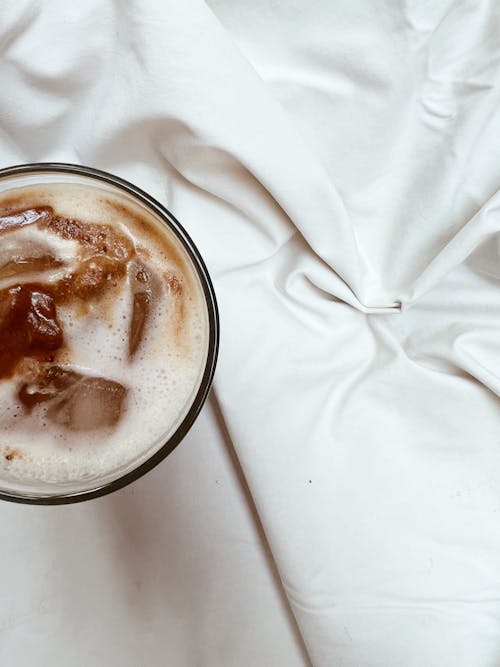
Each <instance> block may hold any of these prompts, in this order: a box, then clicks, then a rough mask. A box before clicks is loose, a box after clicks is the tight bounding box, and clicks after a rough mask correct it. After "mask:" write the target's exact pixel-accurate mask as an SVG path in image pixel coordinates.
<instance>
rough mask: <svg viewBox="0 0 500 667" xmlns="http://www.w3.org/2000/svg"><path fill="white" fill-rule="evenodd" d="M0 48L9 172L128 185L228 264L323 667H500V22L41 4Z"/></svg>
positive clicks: (427, 14) (12, 25) (258, 409)
mask: <svg viewBox="0 0 500 667" xmlns="http://www.w3.org/2000/svg"><path fill="white" fill-rule="evenodd" d="M1 32H2V35H1V51H2V60H1V63H0V73H1V81H2V88H3V95H2V99H1V100H0V118H1V136H0V155H1V162H2V166H8V165H9V164H15V163H21V162H31V161H37V160H40V161H47V160H57V161H66V162H78V163H81V164H86V165H90V166H95V167H99V168H103V169H107V170H109V171H111V172H113V173H116V174H118V175H120V176H123V177H125V178H127V179H129V180H131V181H132V182H134V183H136V184H137V185H139V186H140V187H142V188H144V189H145V190H147V191H148V192H150V193H151V194H152V195H154V196H156V197H157V198H158V199H159V200H160V201H162V202H165V203H167V205H168V206H169V208H170V209H171V210H172V212H173V213H174V214H175V215H176V216H177V217H178V218H179V219H180V221H181V222H182V224H183V225H184V226H185V227H186V228H187V230H188V231H189V232H190V234H191V235H192V236H193V238H194V240H195V242H196V243H197V245H198V247H199V248H200V250H201V252H202V254H203V255H204V257H205V259H206V261H207V264H208V267H209V269H210V271H211V273H212V275H213V278H214V282H215V287H216V291H217V295H218V299H219V305H220V311H221V327H222V328H221V332H222V338H221V352H220V360H219V366H218V370H217V375H216V381H215V392H216V395H217V399H218V401H219V404H220V406H221V410H222V414H223V418H224V420H225V423H226V425H227V428H228V430H229V433H230V435H231V438H232V442H233V444H234V447H235V450H236V453H237V456H238V460H239V462H240V465H241V468H242V470H243V474H244V476H245V479H246V482H247V484H248V487H249V489H250V493H251V495H252V498H253V502H254V503H255V506H256V508H257V511H258V513H259V517H260V520H261V522H262V525H263V528H264V531H265V534H266V536H267V540H268V542H269V545H270V548H271V550H272V553H273V557H274V559H275V562H276V565H277V569H278V571H279V575H280V578H281V581H282V583H283V586H284V590H285V592H286V595H287V599H288V602H289V604H290V607H291V609H292V611H293V614H294V615H295V618H296V620H297V624H298V626H299V628H300V632H301V634H302V637H303V640H304V643H305V646H306V648H307V653H308V656H309V659H310V661H311V663H312V664H313V665H314V666H315V667H325V666H328V667H448V666H450V667H451V666H453V667H497V666H498V664H500V630H499V628H500V528H499V521H500V410H499V406H500V404H499V396H500V339H499V334H498V331H499V327H500V298H499V297H500V295H499V284H500V283H499V281H500V235H499V230H500V192H499V190H500V160H499V159H498V150H497V149H498V146H499V143H500V113H499V103H500V3H498V2H497V0H454V1H450V0H432V2H431V1H427V0H380V1H379V2H373V1H370V0H309V1H306V0H212V1H211V2H210V3H208V4H206V3H204V2H201V0H184V1H183V2H178V1H177V2H175V1H173V0H165V1H163V2H156V1H155V0H141V1H139V0H128V1H123V2H118V1H117V2H109V1H104V2H103V1H100V2H98V1H97V0H86V1H85V2H80V3H66V2H63V0H52V2H50V3H49V2H45V3H43V2H41V3H40V2H27V1H22V2H18V3H12V4H11V5H9V6H4V7H3V8H2V18H1ZM216 613H217V609H216V605H215V608H214V614H216ZM236 620H237V619H235V632H237V631H238V630H237V622H236ZM169 664H170V663H169ZM178 664H179V665H184V664H185V665H186V666H187V665H192V664H194V663H193V662H189V659H187V661H186V662H185V663H183V662H179V663H178ZM197 664H200V665H204V663H203V661H201V662H200V663H197ZM228 664H230V663H228ZM249 664H250V663H249ZM255 664H262V665H267V664H274V663H273V662H272V660H270V659H268V658H266V646H265V643H263V645H262V654H261V656H260V662H259V661H256V662H255ZM241 665H242V667H246V665H245V663H241ZM238 667H239V666H238Z"/></svg>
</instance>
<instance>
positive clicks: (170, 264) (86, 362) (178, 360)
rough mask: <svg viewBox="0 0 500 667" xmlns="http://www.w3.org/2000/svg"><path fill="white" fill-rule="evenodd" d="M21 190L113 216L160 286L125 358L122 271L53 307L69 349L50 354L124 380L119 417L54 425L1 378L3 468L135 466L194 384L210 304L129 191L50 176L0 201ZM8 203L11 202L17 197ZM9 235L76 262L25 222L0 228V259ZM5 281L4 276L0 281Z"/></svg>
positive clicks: (127, 296)
mask: <svg viewBox="0 0 500 667" xmlns="http://www.w3.org/2000/svg"><path fill="white" fill-rule="evenodd" d="M18 196H19V198H20V199H19V204H18V206H17V207H18V208H29V207H31V206H40V205H49V206H51V207H53V209H54V211H55V212H56V213H57V214H58V215H61V216H64V217H69V218H72V219H77V220H79V221H81V222H83V223H96V224H106V225H111V226H112V227H114V228H115V229H117V230H119V231H120V232H121V233H124V234H126V235H127V236H128V237H129V238H131V239H132V240H133V243H134V245H135V247H136V248H137V250H138V254H139V256H141V255H142V256H143V257H144V258H145V260H144V261H147V264H148V266H149V267H150V268H151V269H152V271H153V273H154V274H156V275H157V276H159V277H160V283H161V291H160V295H159V298H158V303H157V307H156V309H155V310H154V312H153V315H152V317H151V320H150V322H149V324H148V326H147V328H146V332H145V335H144V339H143V340H142V343H141V345H140V348H139V350H138V352H137V354H136V355H135V356H134V357H133V358H132V359H130V358H129V356H128V327H129V322H130V314H131V308H132V303H131V300H132V296H131V292H130V290H129V289H128V288H127V281H125V282H124V283H123V284H122V285H120V284H119V285H118V287H117V288H111V289H110V290H109V292H108V293H107V295H106V296H105V297H104V298H103V299H102V300H100V301H96V302H91V303H89V304H86V308H85V309H84V310H82V307H81V303H80V304H76V305H75V304H72V303H71V302H70V303H68V304H66V305H64V307H61V308H59V309H58V317H59V321H60V323H61V324H62V327H63V330H64V337H65V341H66V343H67V346H66V347H67V349H65V351H64V353H63V354H62V356H61V357H60V359H58V360H57V363H58V364H59V365H60V366H62V367H63V368H69V369H71V370H74V371H77V372H80V373H82V374H84V375H87V376H99V377H105V378H108V379H110V380H115V381H116V382H119V383H120V384H122V385H123V386H125V387H126V388H127V389H128V394H127V398H126V402H125V407H124V410H123V413H122V416H121V419H120V420H119V422H118V424H117V426H116V427H115V428H114V429H107V430H97V431H92V430H91V431H84V432H80V431H72V430H68V429H65V428H63V427H58V426H57V425H55V424H53V423H50V422H49V421H46V420H45V418H44V411H46V407H45V406H44V405H43V404H42V405H40V406H37V407H36V408H35V409H34V410H33V412H32V413H31V414H29V413H27V412H26V410H25V408H24V407H23V406H22V405H21V404H20V403H19V401H18V399H17V390H18V386H19V378H16V377H14V378H12V379H4V380H0V469H1V475H2V477H4V478H5V477H6V476H12V477H13V478H19V479H22V480H26V481H29V480H33V481H36V480H42V481H44V482H57V483H64V482H71V481H75V480H87V479H88V480H91V479H94V478H95V479H99V480H101V479H102V478H103V477H106V476H112V477H116V476H118V473H119V474H120V475H121V474H124V473H125V472H127V471H129V470H131V469H133V468H135V467H136V466H137V465H138V464H139V463H141V462H142V461H144V460H146V459H147V458H149V457H150V456H151V455H152V454H153V453H154V452H155V451H156V450H158V449H159V448H160V447H161V446H162V445H163V444H164V443H165V442H166V441H167V440H168V438H169V437H170V436H171V435H172V434H173V432H175V430H176V428H177V427H178V425H179V424H180V422H181V421H182V420H183V418H184V417H185V415H186V414H187V412H188V411H189V408H190V406H191V404H192V401H193V399H194V397H195V395H196V393H197V391H198V389H199V386H200V383H201V377H202V375H203V371H204V367H205V363H206V358H207V350H208V316H207V307H206V301H205V297H204V293H203V289H202V286H201V284H200V280H199V278H198V276H197V273H196V271H195V269H194V267H193V265H192V262H191V260H190V258H189V256H188V255H187V253H186V252H185V250H184V249H183V248H182V246H181V244H180V243H179V242H178V241H177V240H176V238H175V236H174V234H173V233H172V232H171V231H169V230H167V229H165V227H164V226H163V225H162V224H161V223H160V222H159V221H158V220H156V219H155V217H154V215H153V214H148V213H147V212H146V210H145V209H141V208H140V207H139V206H138V205H137V204H134V202H133V201H131V200H126V199H125V198H122V197H121V196H120V195H111V194H110V193H108V192H104V191H100V190H99V189H98V188H94V187H89V186H83V185H72V184H71V185H70V184H62V183H61V184H57V185H53V184H47V185H44V186H43V187H34V186H31V187H27V188H22V189H21V188H19V189H16V190H11V191H9V192H7V193H4V194H3V195H2V196H1V198H0V210H4V211H5V204H6V202H8V201H9V200H10V199H13V198H16V197H18ZM10 206H11V207H12V208H13V209H15V207H16V205H15V203H12V204H10ZM124 206H125V208H123V207H124ZM16 237H17V238H16ZM14 239H16V241H17V240H19V239H21V240H22V242H23V243H26V245H27V246H29V245H31V246H35V245H40V244H45V245H46V246H47V247H48V248H50V250H51V252H52V253H53V254H54V255H55V256H56V257H57V258H61V259H63V260H64V261H65V265H66V268H65V269H64V270H66V271H67V270H68V268H67V267H73V266H75V265H76V264H77V263H78V254H79V252H80V251H81V247H80V244H79V243H77V242H75V241H74V240H66V239H64V238H61V237H60V236H58V235H57V234H55V233H53V232H51V231H49V230H47V229H38V228H37V227H36V226H29V227H24V228H22V229H18V230H14V231H9V232H8V233H6V234H4V235H3V238H2V240H1V242H0V244H1V248H0V265H1V263H2V261H1V260H2V257H3V256H5V254H6V253H7V254H8V252H9V246H8V243H13V242H14ZM61 271H62V269H61V268H60V267H58V268H52V269H49V270H47V271H45V272H40V274H37V276H36V281H37V282H41V281H43V282H50V281H53V280H59V279H60V278H61ZM172 275H175V276H176V278H177V279H179V280H180V282H181V284H182V294H181V296H180V297H179V295H175V294H173V293H172V290H171V289H170V287H169V284H168V281H167V280H166V277H168V276H172ZM30 280H33V276H32V275H30V274H27V275H23V276H21V277H19V278H16V279H15V283H16V284H18V283H22V282H23V281H24V282H26V281H30ZM8 282H9V280H8V279H4V280H2V281H1V284H0V288H2V287H4V286H5V284H7V283H8ZM10 282H11V283H12V282H13V280H11V281H10ZM179 299H182V304H181V305H179V303H180V302H179ZM181 311H182V318H181V319H182V321H181V319H180V313H181ZM12 452H15V456H12Z"/></svg>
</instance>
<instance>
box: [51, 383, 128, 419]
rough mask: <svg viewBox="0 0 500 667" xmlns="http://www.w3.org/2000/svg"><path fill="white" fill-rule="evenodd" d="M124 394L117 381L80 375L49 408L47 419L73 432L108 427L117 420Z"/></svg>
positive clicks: (124, 389) (119, 415) (125, 393)
mask: <svg viewBox="0 0 500 667" xmlns="http://www.w3.org/2000/svg"><path fill="white" fill-rule="evenodd" d="M126 395H127V389H126V388H125V387H124V386H123V385H121V384H120V383H119V382H114V381H113V380H107V379H105V378H101V377H88V376H87V377H85V376H83V377H82V379H81V380H79V381H77V382H76V383H75V384H74V385H73V386H71V387H69V388H68V389H65V390H64V395H63V397H62V398H60V399H59V400H57V401H55V402H54V403H53V404H52V405H50V407H49V409H48V411H47V417H48V418H49V419H50V420H51V421H53V422H54V423H56V424H59V425H60V426H64V427H66V428H68V429H70V430H72V431H92V430H96V429H100V428H106V427H107V428H111V427H114V426H116V425H117V423H118V422H119V420H120V417H121V414H122V409H123V403H124V400H125V397H126Z"/></svg>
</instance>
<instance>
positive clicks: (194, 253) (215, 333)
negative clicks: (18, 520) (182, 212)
mask: <svg viewBox="0 0 500 667" xmlns="http://www.w3.org/2000/svg"><path fill="white" fill-rule="evenodd" d="M28 173H34V174H36V173H65V174H74V175H77V176H84V177H88V178H91V179H94V180H97V181H102V182H105V183H108V184H110V185H113V186H115V187H117V188H118V189H121V190H123V191H125V192H126V193H128V194H129V195H132V196H133V197H134V198H136V199H138V200H139V201H140V202H142V203H143V204H144V205H145V206H146V207H147V208H149V209H150V210H152V211H153V212H154V213H156V214H157V215H158V216H159V217H160V219H161V220H162V221H163V222H164V223H165V224H166V225H167V226H168V227H169V229H170V230H171V231H172V232H173V233H174V234H175V236H176V238H177V239H178V240H179V241H180V243H181V245H182V247H183V248H184V250H185V251H186V252H187V254H188V256H189V258H190V260H191V261H192V263H193V267H194V269H195V271H196V273H197V275H198V278H199V280H200V283H201V286H202V289H203V294H204V297H205V303H206V307H207V315H208V324H209V327H208V349H207V359H206V363H205V368H204V371H203V375H202V378H201V382H200V386H199V389H198V391H197V392H196V396H195V397H194V399H193V401H192V403H191V406H190V408H189V410H188V412H187V414H186V416H185V417H184V419H183V420H182V421H181V423H180V424H179V426H178V427H177V428H176V430H175V431H174V433H173V434H172V435H171V436H170V437H169V438H168V440H167V441H166V442H165V443H164V444H163V445H162V446H161V447H160V448H159V449H158V450H157V451H156V452H154V453H153V454H152V455H151V456H150V457H149V458H147V459H146V460H145V461H143V462H142V463H141V464H140V465H138V466H137V467H136V468H134V469H133V470H130V471H129V472H126V473H124V474H123V475H120V477H118V478H117V479H115V480H112V481H111V482H107V483H105V484H100V485H97V486H96V487H94V488H92V489H89V490H86V491H77V492H70V493H55V494H43V495H34V494H29V493H14V492H12V493H10V492H8V491H3V490H0V500H7V501H10V502H15V503H23V504H29V505H67V504H72V503H78V502H83V501H84V500H92V499H94V498H99V497H101V496H104V495H107V494H109V493H112V492H114V491H118V490H119V489H121V488H123V487H124V486H127V485H128V484H130V483H132V482H135V481H136V480H137V479H139V478H140V477H142V476H143V475H145V474H146V473H147V472H149V471H150V470H152V469H153V468H155V467H156V466H157V465H158V464H159V463H160V462H161V461H163V460H164V459H165V458H166V457H167V456H168V455H169V454H171V453H172V452H173V450H174V449H175V448H176V447H177V445H179V443H180V442H181V441H182V440H183V439H184V437H185V436H186V435H187V433H188V431H189V430H190V429H191V426H192V425H193V424H194V422H195V420H196V418H197V416H198V414H199V413H200V410H201V408H202V407H203V405H204V403H205V401H206V399H207V396H208V393H209V391H210V387H211V385H212V380H213V377H214V373H215V367H216V365H217V357H218V353H219V338H220V322H219V311H218V307H217V300H216V296H215V290H214V287H213V284H212V280H211V278H210V275H209V273H208V269H207V267H206V265H205V262H204V261H203V258H202V256H201V254H200V252H199V250H198V248H197V247H196V245H195V243H194V241H193V240H192V239H191V237H190V236H189V234H188V233H187V231H186V230H185V229H184V227H183V226H182V225H181V223H180V222H179V221H178V220H177V218H176V217H175V216H174V215H173V214H172V213H171V212H170V211H169V210H168V209H167V208H166V207H165V206H163V204H160V202H158V201H157V200H156V199H154V197H152V196H151V195H149V194H148V193H147V192H145V191H144V190H142V189H141V188H139V187H137V186H136V185H134V184H133V183H130V182H129V181H126V180H125V179H123V178H120V177H119V176H115V175H114V174H110V173H108V172H106V171H102V170H100V169H95V168H94V167H87V166H83V165H78V164H72V163H66V162H34V163H27V164H20V165H15V166H12V167H5V168H3V169H0V180H1V179H3V178H5V177H8V176H16V175H22V174H28Z"/></svg>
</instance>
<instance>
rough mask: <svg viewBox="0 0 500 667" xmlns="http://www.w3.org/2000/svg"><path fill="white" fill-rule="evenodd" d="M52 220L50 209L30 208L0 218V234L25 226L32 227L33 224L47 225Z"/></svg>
mask: <svg viewBox="0 0 500 667" xmlns="http://www.w3.org/2000/svg"><path fill="white" fill-rule="evenodd" d="M51 218H52V209H51V208H50V207H48V206H47V207H43V208H42V207H41V208H30V209H28V210H27V211H19V212H17V213H11V214H10V215H4V216H1V217H0V233H1V232H6V231H8V230H10V229H16V228H18V227H25V226H26V225H33V224H34V223H35V222H43V223H44V224H46V223H48V222H49V221H50V219H51Z"/></svg>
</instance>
